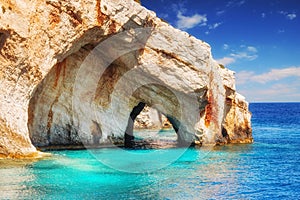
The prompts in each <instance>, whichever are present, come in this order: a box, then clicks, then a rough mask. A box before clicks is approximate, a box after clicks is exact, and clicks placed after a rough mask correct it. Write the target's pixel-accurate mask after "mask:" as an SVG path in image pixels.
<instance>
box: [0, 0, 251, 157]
mask: <svg viewBox="0 0 300 200" xmlns="http://www.w3.org/2000/svg"><path fill="white" fill-rule="evenodd" d="M0 7H1V9H0V63H1V64H0V65H1V67H0V94H1V95H0V102H1V103H0V111H1V112H0V157H30V156H33V157H34V156H36V155H37V151H36V148H35V146H51V145H64V146H68V145H76V144H78V145H81V144H85V145H98V144H111V143H116V142H120V141H121V142H122V141H123V140H124V132H125V131H126V130H127V129H128V124H129V123H128V122H129V121H130V119H129V116H130V113H131V112H132V111H133V108H134V107H135V106H137V105H138V104H139V103H141V102H143V103H145V104H146V105H148V106H151V107H154V108H156V109H157V110H158V111H159V112H161V113H163V114H164V115H165V116H166V117H167V118H168V119H169V121H170V122H171V123H172V125H173V127H174V129H175V130H176V131H177V135H178V140H179V141H180V142H182V143H186V144H198V145H206V144H209V145H210V144H212V145H216V144H224V143H230V142H231V143H249V142H252V134H251V123H250V117H251V115H250V112H249V111H248V103H247V102H246V101H245V99H244V98H243V97H242V96H241V95H239V94H238V93H237V92H236V91H235V82H234V76H233V72H231V71H229V70H227V69H223V68H220V67H219V65H218V63H216V62H215V61H214V60H213V58H212V55H211V51H210V46H209V45H208V44H207V43H205V42H203V41H200V40H198V39H196V38H194V37H192V36H190V35H188V34H187V33H185V32H182V31H180V30H177V29H175V28H173V27H172V26H170V25H168V24H166V23H165V22H162V21H161V20H160V19H159V18H157V17H156V16H155V13H153V12H151V11H148V10H147V9H145V8H143V7H142V6H140V5H139V4H138V3H136V2H134V1H132V0H122V1H121V0H97V1H89V0H80V1H71V0H47V1H29V0H20V1H17V0H15V1H14V0H12V1H1V2H0ZM33 144H34V145H33Z"/></svg>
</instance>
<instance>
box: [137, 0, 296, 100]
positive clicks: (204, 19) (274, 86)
mask: <svg viewBox="0 0 300 200" xmlns="http://www.w3.org/2000/svg"><path fill="white" fill-rule="evenodd" d="M141 2H142V5H143V6H145V7H146V8H148V9H149V10H153V11H155V12H156V14H157V16H158V17H160V18H162V19H164V20H165V21H167V22H169V23H170V24H171V25H173V26H174V27H176V28H178V29H181V30H183V31H186V32H188V33H189V34H191V35H193V36H195V37H196V38H198V39H200V40H203V41H205V42H207V43H208V44H209V45H210V46H211V48H212V55H213V57H214V59H215V60H217V61H218V62H219V63H221V64H224V65H225V66H226V67H227V68H229V69H230V70H233V71H235V72H236V74H235V76H236V87H237V91H238V92H239V93H241V94H242V95H243V96H245V97H246V100H247V101H249V102H300V1H299V0H225V1H224V0H183V1H180V0H142V1H141Z"/></svg>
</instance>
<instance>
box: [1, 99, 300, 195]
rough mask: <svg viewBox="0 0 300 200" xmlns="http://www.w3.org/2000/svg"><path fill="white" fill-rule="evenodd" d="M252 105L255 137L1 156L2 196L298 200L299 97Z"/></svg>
mask: <svg viewBox="0 0 300 200" xmlns="http://www.w3.org/2000/svg"><path fill="white" fill-rule="evenodd" d="M250 110H251V112H252V114H253V116H252V127H253V137H254V140H255V142H254V143H253V144H247V145H228V146H223V147H218V148H214V149H200V150H199V149H194V148H190V149H164V150H135V151H133V150H131V151H127V152H125V153H124V150H123V149H120V148H119V149H98V150H94V151H88V150H77V151H53V152H52V153H53V154H54V156H53V157H51V158H49V159H45V160H40V161H37V162H26V161H14V162H9V161H7V160H2V161H0V199H181V200H182V199H300V103H252V104H250ZM112 158H113V159H112Z"/></svg>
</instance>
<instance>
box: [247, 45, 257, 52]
mask: <svg viewBox="0 0 300 200" xmlns="http://www.w3.org/2000/svg"><path fill="white" fill-rule="evenodd" d="M247 50H248V51H250V52H253V53H256V52H257V49H256V48H255V47H253V46H248V47H247Z"/></svg>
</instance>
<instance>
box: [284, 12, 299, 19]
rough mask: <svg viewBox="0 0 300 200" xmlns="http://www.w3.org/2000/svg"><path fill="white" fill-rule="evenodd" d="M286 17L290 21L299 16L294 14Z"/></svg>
mask: <svg viewBox="0 0 300 200" xmlns="http://www.w3.org/2000/svg"><path fill="white" fill-rule="evenodd" d="M286 17H287V18H288V19H290V20H293V19H295V18H296V17H297V15H296V14H294V13H293V14H288V15H287V16H286Z"/></svg>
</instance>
